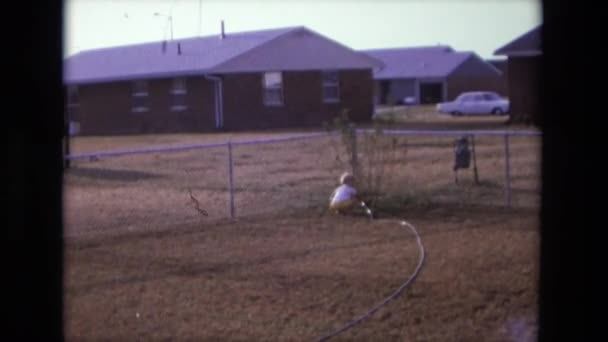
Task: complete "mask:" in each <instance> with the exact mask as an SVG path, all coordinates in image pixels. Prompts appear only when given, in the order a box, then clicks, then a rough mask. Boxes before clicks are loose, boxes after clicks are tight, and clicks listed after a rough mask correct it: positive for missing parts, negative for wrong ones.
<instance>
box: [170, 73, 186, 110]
mask: <svg viewBox="0 0 608 342" xmlns="http://www.w3.org/2000/svg"><path fill="white" fill-rule="evenodd" d="M170 93H171V106H170V107H169V109H170V110H171V111H172V112H183V111H185V110H187V109H188V105H187V104H185V105H175V104H174V100H175V98H176V96H183V97H184V98H185V102H186V103H187V100H188V97H187V96H186V95H187V94H188V84H187V83H186V78H185V77H176V78H174V79H173V82H172V84H171V91H170Z"/></svg>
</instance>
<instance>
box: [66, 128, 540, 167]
mask: <svg viewBox="0 0 608 342" xmlns="http://www.w3.org/2000/svg"><path fill="white" fill-rule="evenodd" d="M356 132H357V134H365V133H373V132H375V130H373V129H357V130H356ZM382 132H383V134H389V135H431V136H433V135H435V136H462V135H479V136H541V135H542V133H541V132H538V131H514V130H513V131H490V130H485V131H484V130H477V131H475V130H468V131H465V130H449V131H445V130H444V131H439V130H391V129H389V130H382ZM336 134H339V133H338V132H336V131H334V132H321V133H312V134H301V135H294V136H288V137H278V138H268V139H254V140H241V141H225V142H220V143H207V144H190V145H182V146H171V147H166V146H165V147H152V148H141V149H128V150H117V151H99V152H89V153H77V154H69V155H66V156H65V159H69V160H78V159H89V160H90V159H96V158H102V157H119V156H125V155H130V154H145V153H159V152H163V153H164V152H181V151H187V150H193V149H204V148H213V147H222V146H228V144H232V145H257V144H269V143H276V142H286V141H295V140H307V139H314V138H320V137H326V136H331V135H336Z"/></svg>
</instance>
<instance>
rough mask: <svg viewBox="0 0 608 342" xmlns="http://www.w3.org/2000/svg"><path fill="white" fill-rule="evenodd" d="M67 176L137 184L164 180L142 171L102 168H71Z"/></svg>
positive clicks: (159, 176)
mask: <svg viewBox="0 0 608 342" xmlns="http://www.w3.org/2000/svg"><path fill="white" fill-rule="evenodd" d="M66 174H67V175H72V176H75V177H83V178H89V179H97V180H109V181H123V182H136V181H139V180H145V179H155V178H163V177H164V176H161V175H158V174H154V173H150V172H142V171H133V170H112V169H102V168H71V169H68V170H67V171H66Z"/></svg>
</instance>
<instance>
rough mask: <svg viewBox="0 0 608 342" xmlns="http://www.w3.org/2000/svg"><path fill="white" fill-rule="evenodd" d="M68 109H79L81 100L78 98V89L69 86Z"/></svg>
mask: <svg viewBox="0 0 608 342" xmlns="http://www.w3.org/2000/svg"><path fill="white" fill-rule="evenodd" d="M67 95H68V99H67V102H68V107H78V105H79V104H80V100H79V98H78V87H76V86H68V94H67Z"/></svg>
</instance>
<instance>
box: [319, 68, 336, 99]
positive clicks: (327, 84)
mask: <svg viewBox="0 0 608 342" xmlns="http://www.w3.org/2000/svg"><path fill="white" fill-rule="evenodd" d="M321 78H322V83H323V102H325V103H332V102H339V101H340V89H339V82H338V73H337V72H336V71H326V72H323V73H322V77H321Z"/></svg>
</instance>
